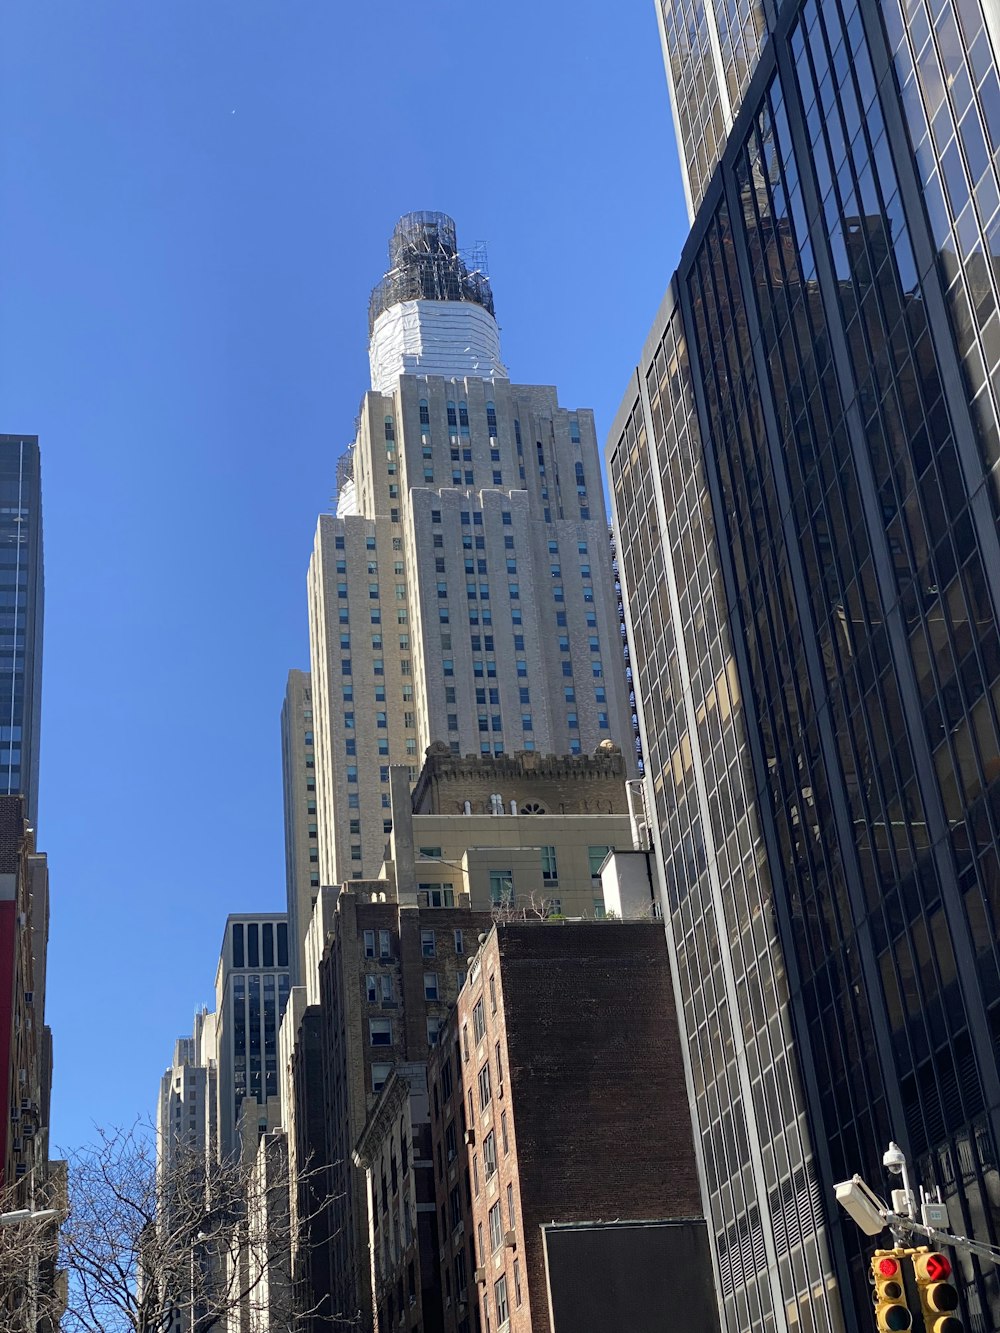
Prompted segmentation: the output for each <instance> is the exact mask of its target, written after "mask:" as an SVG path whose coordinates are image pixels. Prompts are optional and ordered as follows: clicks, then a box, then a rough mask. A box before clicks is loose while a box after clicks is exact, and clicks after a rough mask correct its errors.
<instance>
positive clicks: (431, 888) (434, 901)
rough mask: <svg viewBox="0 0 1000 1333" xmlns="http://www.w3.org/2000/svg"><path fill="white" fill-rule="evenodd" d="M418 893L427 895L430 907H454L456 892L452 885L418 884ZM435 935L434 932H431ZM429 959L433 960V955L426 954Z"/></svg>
mask: <svg viewBox="0 0 1000 1333" xmlns="http://www.w3.org/2000/svg"><path fill="white" fill-rule="evenodd" d="M417 891H418V892H419V893H426V894H427V906H428V907H454V906H455V890H454V888H453V887H452V885H451V884H418V885H417ZM429 933H430V934H433V933H434V932H433V931H430V932H429ZM424 956H425V957H427V958H433V957H434V955H433V954H425V955H424Z"/></svg>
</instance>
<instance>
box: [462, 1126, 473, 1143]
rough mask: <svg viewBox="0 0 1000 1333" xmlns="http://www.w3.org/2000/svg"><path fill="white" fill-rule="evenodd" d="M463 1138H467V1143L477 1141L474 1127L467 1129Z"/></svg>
mask: <svg viewBox="0 0 1000 1333" xmlns="http://www.w3.org/2000/svg"><path fill="white" fill-rule="evenodd" d="M462 1138H463V1139H464V1140H465V1142H466V1143H475V1141H476V1131H475V1130H474V1129H467V1130H466V1131H465V1133H464V1134H463V1135H462Z"/></svg>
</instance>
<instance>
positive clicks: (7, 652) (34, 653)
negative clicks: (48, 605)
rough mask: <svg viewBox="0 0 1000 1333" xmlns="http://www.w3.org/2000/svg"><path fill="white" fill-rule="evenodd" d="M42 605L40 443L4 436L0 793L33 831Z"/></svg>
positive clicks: (0, 461) (0, 460)
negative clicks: (16, 799) (11, 799)
mask: <svg viewBox="0 0 1000 1333" xmlns="http://www.w3.org/2000/svg"><path fill="white" fill-rule="evenodd" d="M44 602H45V580H44V574H43V568H42V475H41V463H40V459H39V452H38V438H37V436H34V435H0V793H3V794H8V795H15V794H17V793H20V794H22V795H23V796H24V798H25V804H26V809H27V815H28V822H29V823H30V824H31V825H32V827H33V828H37V819H38V747H39V723H40V718H41V705H42V613H43V607H44Z"/></svg>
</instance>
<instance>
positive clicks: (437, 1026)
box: [427, 1018, 444, 1046]
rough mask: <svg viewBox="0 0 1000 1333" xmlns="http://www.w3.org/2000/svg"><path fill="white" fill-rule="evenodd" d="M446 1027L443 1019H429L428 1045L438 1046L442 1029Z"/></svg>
mask: <svg viewBox="0 0 1000 1333" xmlns="http://www.w3.org/2000/svg"><path fill="white" fill-rule="evenodd" d="M443 1027H444V1019H443V1018H428V1020H427V1045H428V1046H436V1045H437V1039H438V1037H439V1036H440V1035H441V1029H442V1028H443Z"/></svg>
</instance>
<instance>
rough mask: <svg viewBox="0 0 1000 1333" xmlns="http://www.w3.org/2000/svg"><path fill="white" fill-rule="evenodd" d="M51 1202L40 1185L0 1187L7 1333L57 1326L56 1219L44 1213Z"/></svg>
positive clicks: (0, 1310) (0, 1296)
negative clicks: (32, 1186)
mask: <svg viewBox="0 0 1000 1333" xmlns="http://www.w3.org/2000/svg"><path fill="white" fill-rule="evenodd" d="M27 1183H28V1184H29V1185H30V1184H31V1182H27ZM53 1202H54V1200H53V1199H51V1198H50V1197H49V1191H47V1189H46V1188H45V1187H44V1186H43V1187H42V1188H41V1189H38V1190H36V1189H35V1188H25V1182H23V1181H22V1182H19V1183H18V1184H17V1185H16V1186H14V1187H11V1188H8V1189H0V1217H2V1218H4V1219H6V1220H5V1221H3V1222H0V1327H2V1328H3V1329H4V1330H5V1333H22V1330H23V1331H24V1333H29V1331H30V1333H36V1330H51V1329H55V1328H57V1327H58V1325H59V1317H60V1315H61V1313H62V1302H61V1287H60V1284H59V1283H58V1282H57V1280H56V1262H55V1261H56V1250H57V1241H56V1231H57V1226H58V1220H57V1219H56V1218H53V1217H51V1216H48V1215H47V1213H48V1210H49V1209H50V1205H51V1204H52V1203H53ZM40 1214H41V1216H40Z"/></svg>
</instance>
